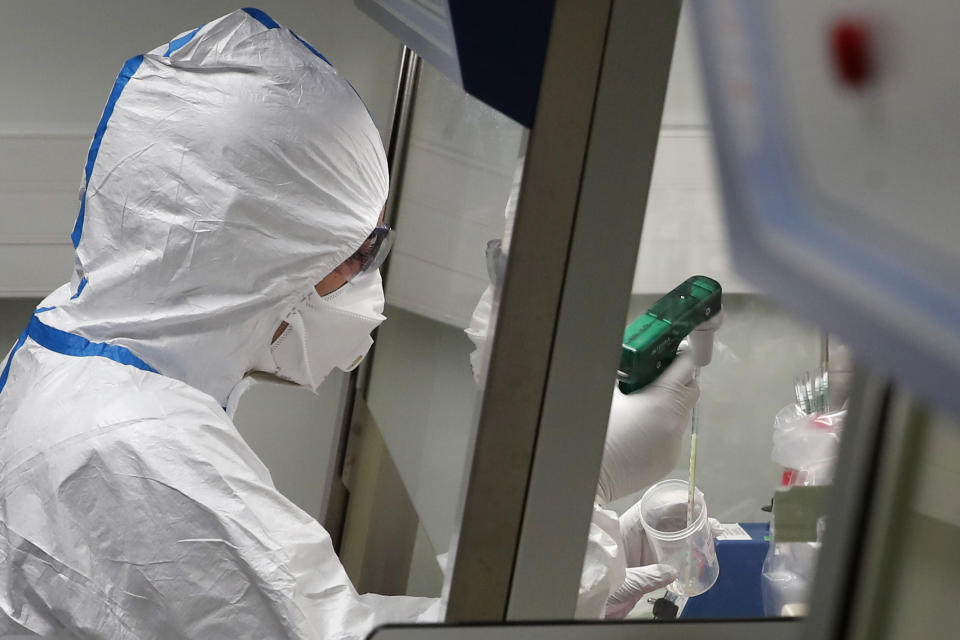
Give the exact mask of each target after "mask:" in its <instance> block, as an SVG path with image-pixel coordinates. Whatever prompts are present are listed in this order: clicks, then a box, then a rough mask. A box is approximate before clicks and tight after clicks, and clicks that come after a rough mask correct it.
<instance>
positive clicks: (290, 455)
mask: <svg viewBox="0 0 960 640" xmlns="http://www.w3.org/2000/svg"><path fill="white" fill-rule="evenodd" d="M237 6H238V5H237V4H236V3H235V2H227V1H224V0H206V1H205V2H195V1H192V0H168V1H166V2H146V1H145V0H75V1H70V2H68V1H53V0H4V2H3V19H2V20H0V87H2V92H0V95H2V98H0V352H2V353H3V354H5V353H6V351H7V349H8V348H9V346H10V345H11V344H12V342H13V340H14V339H15V338H16V336H17V335H18V334H19V333H20V331H21V330H22V328H23V327H24V326H26V323H27V320H28V319H29V316H30V312H31V310H32V309H33V307H34V306H35V304H36V302H37V301H38V299H39V298H40V297H42V296H44V295H45V294H46V293H48V292H49V291H50V290H52V289H53V288H55V287H57V286H59V285H60V284H61V283H63V282H66V281H67V280H68V279H69V276H70V271H71V268H72V265H73V252H72V247H71V245H70V243H69V234H70V232H71V230H72V228H73V223H74V220H75V219H76V215H77V206H78V204H77V190H78V187H79V185H80V178H81V175H82V170H83V166H84V163H85V161H86V152H87V146H88V145H89V142H90V138H91V137H92V135H93V131H94V128H95V127H96V124H97V122H98V121H99V119H100V114H101V111H102V109H103V105H104V103H105V102H106V99H107V95H108V94H109V92H110V89H111V87H112V86H113V82H114V80H115V78H116V74H117V72H118V71H119V70H120V67H121V66H122V65H123V62H124V61H125V60H126V59H127V58H130V57H132V56H134V55H137V54H139V53H142V52H143V51H147V50H150V49H152V48H154V47H156V46H158V45H160V44H161V43H165V42H169V41H170V40H171V39H172V38H173V37H175V36H176V35H178V34H179V33H181V32H183V31H187V30H190V29H193V28H195V27H197V26H199V25H201V24H203V23H205V22H208V21H210V20H212V19H214V18H217V17H219V16H221V15H223V14H225V13H228V12H230V11H232V10H234V9H236V8H237ZM256 6H258V7H259V8H261V9H263V10H264V11H266V12H267V13H268V14H270V15H271V16H272V17H273V18H274V19H275V20H277V21H278V22H279V23H281V24H283V25H284V26H287V27H290V28H291V29H293V30H294V31H296V32H297V34H298V35H299V36H301V37H302V38H304V39H306V40H307V41H308V42H310V43H311V44H313V45H314V46H315V47H316V48H317V49H318V50H319V51H321V52H322V53H323V54H324V55H325V56H326V57H327V58H328V59H329V60H330V61H331V62H332V63H333V64H334V65H335V66H336V67H337V68H338V70H339V71H340V72H341V73H343V74H344V75H345V76H346V77H347V78H348V79H349V80H350V81H351V82H352V83H353V85H354V86H355V87H356V89H357V91H358V93H359V94H360V95H361V97H363V99H364V101H365V102H366V103H367V106H368V108H369V109H370V111H371V113H372V115H373V117H374V120H375V121H376V122H377V125H378V126H379V128H380V130H381V133H382V134H383V135H387V134H388V130H389V126H390V117H391V114H392V109H393V100H394V92H395V90H396V79H397V73H398V71H399V56H400V44H399V42H398V41H396V40H395V39H394V38H393V37H392V36H390V35H389V34H388V33H387V32H386V31H384V30H383V29H382V28H380V27H379V26H378V25H377V24H376V23H374V22H373V21H371V20H369V19H368V18H367V17H366V16H364V15H363V14H361V13H360V12H359V11H358V10H357V9H356V8H355V6H354V4H353V2H349V1H347V0H299V1H298V0H263V1H261V2H259V3H258V4H257V5H256ZM5 297H6V298H8V299H6V300H4V299H3V298H5ZM11 298H15V299H11ZM343 379H344V377H343V376H332V377H331V379H330V380H328V382H326V383H324V386H323V388H322V389H321V392H320V394H319V396H317V395H313V394H311V393H309V392H304V391H302V390H299V389H289V388H281V387H276V386H273V385H262V386H258V387H254V388H253V389H252V390H251V391H250V392H249V393H248V395H246V396H244V398H243V400H242V401H241V404H240V408H239V411H238V414H237V423H238V426H239V428H240V430H241V432H242V433H243V434H244V436H245V437H246V439H247V440H248V442H249V443H250V444H251V446H253V448H254V449H255V450H256V451H257V452H258V454H259V455H260V457H261V458H262V459H263V460H264V462H265V463H266V464H267V466H268V467H269V468H270V469H271V472H272V474H273V478H274V481H275V483H276V485H277V486H278V487H279V488H280V490H281V491H282V492H284V493H285V494H286V495H287V496H288V497H289V498H291V499H293V500H294V502H296V503H297V504H299V505H300V506H301V507H302V508H303V509H305V510H306V511H307V512H309V513H311V514H313V515H318V514H319V509H320V505H321V503H322V500H323V492H324V490H325V480H326V477H327V472H328V459H329V456H330V453H331V450H332V443H333V440H334V434H335V428H336V425H337V422H338V417H339V416H338V414H337V403H338V399H339V394H340V392H341V388H342V384H343Z"/></svg>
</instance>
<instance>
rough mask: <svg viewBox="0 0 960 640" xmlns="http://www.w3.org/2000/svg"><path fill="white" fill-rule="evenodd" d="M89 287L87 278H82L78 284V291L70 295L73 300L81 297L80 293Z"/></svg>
mask: <svg viewBox="0 0 960 640" xmlns="http://www.w3.org/2000/svg"><path fill="white" fill-rule="evenodd" d="M86 288H87V279H86V278H80V284H79V285H78V286H77V292H76V293H75V294H73V295H72V296H70V299H71V300H76V299H77V298H79V297H80V294H81V293H83V290H84V289H86Z"/></svg>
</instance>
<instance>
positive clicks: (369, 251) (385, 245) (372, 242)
mask: <svg viewBox="0 0 960 640" xmlns="http://www.w3.org/2000/svg"><path fill="white" fill-rule="evenodd" d="M395 236H396V232H395V231H394V230H393V229H391V228H390V226H389V225H382V226H379V227H376V228H374V230H373V231H371V232H370V235H369V236H367V239H366V240H364V241H363V244H361V245H360V248H359V249H357V250H356V251H354V252H353V255H351V256H350V257H349V258H347V259H346V260H345V261H344V263H343V265H341V267H342V271H343V273H344V276H345V277H346V279H347V280H352V279H353V278H355V277H357V276H358V275H360V274H363V273H370V272H372V271H376V270H377V269H379V268H380V266H381V265H382V264H383V262H384V260H386V259H387V255H388V254H389V253H390V248H391V247H393V241H394V237H395Z"/></svg>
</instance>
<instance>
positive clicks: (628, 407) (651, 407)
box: [598, 353, 700, 502]
mask: <svg viewBox="0 0 960 640" xmlns="http://www.w3.org/2000/svg"><path fill="white" fill-rule="evenodd" d="M693 369H694V365H693V358H692V357H691V355H690V354H689V353H684V354H681V355H680V356H678V357H677V359H676V360H674V361H673V363H672V364H671V365H670V366H669V367H667V369H666V371H664V372H663V373H662V374H660V377H659V378H657V379H656V380H654V381H653V382H652V383H651V384H649V385H648V386H646V387H645V388H643V389H641V390H640V391H637V392H635V393H631V394H629V395H624V394H622V393H620V391H619V390H618V389H615V390H614V392H613V404H612V405H611V407H610V422H609V423H608V425H607V439H606V442H605V443H604V447H603V463H602V465H601V467H600V481H599V486H598V493H599V496H600V498H601V499H602V500H603V501H604V502H610V501H612V500H616V499H617V498H622V497H623V496H626V495H629V494H631V493H635V492H637V491H640V490H641V489H643V488H645V487H648V486H650V485H651V484H653V483H654V482H656V481H657V480H659V479H660V478H662V477H664V476H665V475H667V473H668V472H669V471H670V469H672V468H673V466H674V464H675V463H676V460H677V457H678V456H679V454H680V445H681V441H682V439H683V435H684V434H685V433H687V431H688V429H689V426H690V412H691V411H692V410H693V405H694V404H696V402H697V399H698V398H699V397H700V388H699V387H698V386H697V384H696V382H694V380H693Z"/></svg>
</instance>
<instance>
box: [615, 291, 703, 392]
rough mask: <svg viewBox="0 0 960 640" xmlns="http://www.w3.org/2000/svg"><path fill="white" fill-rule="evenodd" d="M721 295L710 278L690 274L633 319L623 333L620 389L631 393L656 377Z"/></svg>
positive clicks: (619, 374) (619, 373)
mask: <svg viewBox="0 0 960 640" xmlns="http://www.w3.org/2000/svg"><path fill="white" fill-rule="evenodd" d="M721 294H722V292H721V289H720V283H719V282H717V281H716V280H714V279H713V278H708V277H707V276H692V277H690V278H687V279H686V280H684V281H683V282H682V283H680V285H679V286H678V287H676V288H675V289H674V290H673V291H671V292H670V293H668V294H667V295H665V296H663V297H662V298H660V299H659V300H657V302H656V303H655V304H654V305H653V306H652V307H650V308H649V309H648V310H647V312H646V313H644V314H643V315H642V316H640V317H639V318H637V319H636V320H634V321H633V323H631V324H630V326H629V327H627V330H626V331H625V332H624V333H623V347H622V348H621V350H620V367H619V369H618V370H617V380H618V384H619V386H620V391H622V392H623V393H633V392H634V391H637V390H638V389H642V388H643V387H645V386H647V385H648V384H650V383H651V382H653V381H654V380H656V379H657V376H659V375H660V373H661V372H662V371H663V370H664V369H666V368H667V365H669V364H670V363H671V362H673V361H674V359H675V358H676V357H677V348H678V347H679V346H680V341H681V340H683V339H684V338H685V337H686V336H687V335H688V334H689V333H690V332H691V331H693V330H694V329H696V328H697V327H698V326H700V325H701V324H702V323H703V322H706V321H707V320H709V319H710V318H712V317H714V316H715V315H716V314H718V313H719V312H720V309H721V304H720V298H721Z"/></svg>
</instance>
